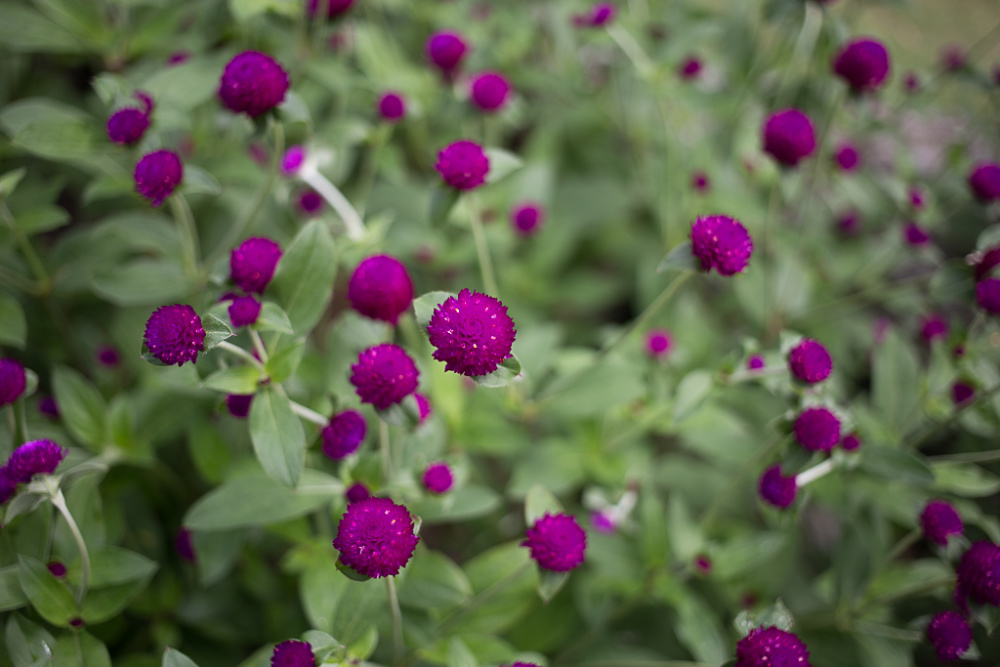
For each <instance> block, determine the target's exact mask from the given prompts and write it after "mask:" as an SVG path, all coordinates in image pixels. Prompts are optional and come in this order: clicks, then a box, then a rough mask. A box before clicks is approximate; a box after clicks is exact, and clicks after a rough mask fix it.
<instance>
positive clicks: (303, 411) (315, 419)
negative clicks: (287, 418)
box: [288, 399, 330, 427]
mask: <svg viewBox="0 0 1000 667" xmlns="http://www.w3.org/2000/svg"><path fill="white" fill-rule="evenodd" d="M288 402H289V404H291V406H292V412H294V413H295V414H297V415H298V416H299V417H302V418H303V419H305V420H306V421H311V422H312V423H313V424H316V425H317V426H322V427H326V426H327V425H329V423H330V420H329V419H327V418H326V417H324V416H323V415H321V414H320V413H318V412H316V411H315V410H311V409H309V408H307V407H306V406H304V405H302V404H301V403H297V402H295V401H293V400H291V399H289V401H288Z"/></svg>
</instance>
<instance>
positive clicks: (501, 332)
mask: <svg viewBox="0 0 1000 667" xmlns="http://www.w3.org/2000/svg"><path fill="white" fill-rule="evenodd" d="M516 334H517V330H516V329H515V328H514V320H512V319H511V318H510V316H509V315H508V314H507V307H506V306H504V305H503V304H502V303H501V302H500V300H499V299H494V298H493V297H491V296H489V295H486V294H481V293H479V292H473V291H470V290H467V289H463V290H462V291H461V292H459V293H458V296H457V297H449V298H448V299H445V301H444V302H443V303H442V304H441V305H439V306H438V307H437V308H435V309H434V313H433V314H432V315H431V319H430V322H429V323H428V325H427V337H428V339H429V340H430V343H431V345H433V346H434V347H435V348H436V349H435V350H434V354H433V355H432V356H433V357H434V358H435V359H437V360H438V361H443V362H445V370H446V371H452V372H454V373H460V374H462V375H467V376H469V377H477V376H481V375H488V374H490V373H492V372H493V371H495V370H496V369H497V367H498V366H499V365H500V363H501V362H503V361H504V360H505V359H507V358H508V357H510V350H511V347H512V346H513V345H514V338H515V336H516Z"/></svg>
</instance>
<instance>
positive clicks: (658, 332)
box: [646, 329, 674, 359]
mask: <svg viewBox="0 0 1000 667" xmlns="http://www.w3.org/2000/svg"><path fill="white" fill-rule="evenodd" d="M673 346H674V338H673V336H672V335H671V334H670V332H669V331H667V330H666V329H650V330H649V331H647V332H646V354H648V355H649V356H651V357H653V358H654V359H662V358H663V357H666V356H667V355H668V354H670V350H671V349H672V348H673Z"/></svg>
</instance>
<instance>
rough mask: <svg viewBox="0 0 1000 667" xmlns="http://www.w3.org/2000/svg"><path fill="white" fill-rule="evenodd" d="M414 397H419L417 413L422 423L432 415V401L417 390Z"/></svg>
mask: <svg viewBox="0 0 1000 667" xmlns="http://www.w3.org/2000/svg"><path fill="white" fill-rule="evenodd" d="M413 398H415V399H417V413H418V414H419V417H420V423H421V424H423V423H424V422H425V421H427V418H428V417H430V416H431V412H433V410H431V402H430V401H429V400H428V399H427V397H426V396H424V395H423V394H421V393H419V392H415V393H414V394H413Z"/></svg>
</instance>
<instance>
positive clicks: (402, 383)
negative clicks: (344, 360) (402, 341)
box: [351, 343, 419, 410]
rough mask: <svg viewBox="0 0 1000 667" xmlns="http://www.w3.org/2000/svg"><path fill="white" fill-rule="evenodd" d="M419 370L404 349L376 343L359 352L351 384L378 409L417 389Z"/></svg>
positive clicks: (394, 402) (362, 399) (353, 368)
mask: <svg viewBox="0 0 1000 667" xmlns="http://www.w3.org/2000/svg"><path fill="white" fill-rule="evenodd" d="M418 376H419V372H418V371H417V366H416V364H414V363H413V359H411V358H410V355H408V354H407V353H406V351H405V350H403V348H401V347H398V346H396V345H393V344H391V343H383V344H381V345H375V346H374V347H370V348H368V349H367V350H363V351H362V352H361V353H360V354H358V363H356V364H354V365H352V366H351V384H353V385H354V387H355V391H356V393H357V394H358V396H360V397H361V402H362V403H371V404H372V405H374V406H375V407H376V408H377V409H379V410H385V409H387V408H388V407H389V406H390V405H394V404H396V403H399V402H400V401H402V400H403V399H404V398H406V397H407V396H409V395H410V394H412V393H413V392H414V391H416V389H417V378H418Z"/></svg>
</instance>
